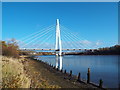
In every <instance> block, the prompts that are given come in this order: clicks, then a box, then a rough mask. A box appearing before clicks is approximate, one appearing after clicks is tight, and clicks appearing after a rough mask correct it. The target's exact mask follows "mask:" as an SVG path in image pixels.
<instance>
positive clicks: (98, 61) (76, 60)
mask: <svg viewBox="0 0 120 90" xmlns="http://www.w3.org/2000/svg"><path fill="white" fill-rule="evenodd" d="M118 57H119V56H118V55H80V56H79V55H65V56H62V57H56V56H54V55H47V56H39V60H42V61H44V62H48V63H49V64H52V65H54V66H56V67H58V68H59V69H63V70H65V69H66V70H67V72H69V71H70V70H72V71H73V74H74V75H78V73H79V72H80V73H81V78H82V79H85V80H86V79H87V69H88V68H90V69H91V82H94V83H96V84H98V83H99V79H100V78H102V80H103V85H104V87H108V88H117V87H118Z"/></svg>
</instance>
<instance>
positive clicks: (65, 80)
mask: <svg viewBox="0 0 120 90" xmlns="http://www.w3.org/2000/svg"><path fill="white" fill-rule="evenodd" d="M26 59H27V61H25V63H24V64H25V68H26V70H27V68H28V67H26V65H28V66H29V65H31V66H33V67H34V70H35V71H36V70H37V72H38V73H42V74H41V76H42V77H43V78H45V79H47V81H48V83H49V84H50V85H54V86H56V85H57V86H58V87H60V88H97V89H103V88H100V87H99V86H98V85H96V84H93V83H91V82H90V83H86V81H85V80H82V79H81V81H77V76H75V75H72V76H70V75H69V73H66V74H65V73H64V72H63V71H59V70H58V69H55V67H53V66H52V65H49V64H47V63H44V62H42V61H41V60H37V59H33V58H32V57H26ZM36 66H37V67H36ZM29 69H30V67H29ZM38 69H39V70H38ZM31 71H32V70H30V72H31ZM43 73H46V75H43ZM27 74H28V73H27ZM33 76H34V75H33ZM36 77H37V76H36Z"/></svg>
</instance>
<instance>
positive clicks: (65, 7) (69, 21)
mask: <svg viewBox="0 0 120 90" xmlns="http://www.w3.org/2000/svg"><path fill="white" fill-rule="evenodd" d="M117 5H118V3H116V2H101V3H100V2H98V3H97V2H96V3H95V2H94V3H93V2H85V3H84V2H79V3H78V2H77V3H72V2H71V3H65V2H64V3H53V2H50V3H42V2H37V3H35V2H20V3H7V2H6V3H5V2H4V3H3V7H2V9H3V13H2V14H3V23H2V24H3V29H2V30H3V32H2V39H3V40H7V39H10V38H15V39H17V40H19V39H21V38H22V37H25V36H27V35H29V34H31V33H34V32H37V31H39V30H40V29H42V28H45V27H48V26H50V25H52V24H55V20H56V19H57V18H59V19H60V23H61V25H63V26H65V27H67V28H69V30H70V32H72V33H75V34H78V36H80V37H79V38H81V37H82V38H84V39H85V40H86V41H87V42H90V43H94V44H99V47H106V46H112V45H115V44H117V43H118V6H117Z"/></svg>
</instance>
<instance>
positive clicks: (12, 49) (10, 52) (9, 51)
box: [0, 39, 19, 57]
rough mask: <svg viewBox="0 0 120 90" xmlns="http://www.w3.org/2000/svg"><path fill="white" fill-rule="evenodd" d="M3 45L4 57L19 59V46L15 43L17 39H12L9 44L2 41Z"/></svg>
mask: <svg viewBox="0 0 120 90" xmlns="http://www.w3.org/2000/svg"><path fill="white" fill-rule="evenodd" d="M0 43H1V44H2V55H3V56H12V57H18V56H19V52H18V45H17V43H16V41H15V39H11V40H10V41H8V42H5V41H1V42H0Z"/></svg>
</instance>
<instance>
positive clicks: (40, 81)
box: [0, 56, 59, 88]
mask: <svg viewBox="0 0 120 90" xmlns="http://www.w3.org/2000/svg"><path fill="white" fill-rule="evenodd" d="M0 58H2V88H59V86H58V85H50V84H49V83H48V81H47V80H45V79H44V78H42V76H41V75H39V73H38V72H37V71H36V68H34V70H33V67H32V66H31V65H30V64H29V63H27V62H28V59H26V58H24V57H21V58H20V59H16V58H11V57H6V56H2V57H1V56H0ZM25 63H26V64H25ZM33 64H34V63H33ZM28 70H29V71H28ZM35 75H37V76H35ZM38 76H39V78H37V77H38Z"/></svg>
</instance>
